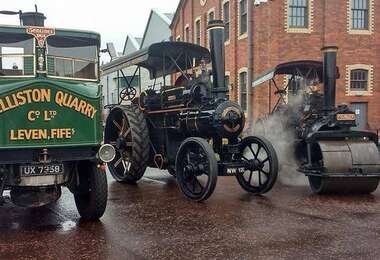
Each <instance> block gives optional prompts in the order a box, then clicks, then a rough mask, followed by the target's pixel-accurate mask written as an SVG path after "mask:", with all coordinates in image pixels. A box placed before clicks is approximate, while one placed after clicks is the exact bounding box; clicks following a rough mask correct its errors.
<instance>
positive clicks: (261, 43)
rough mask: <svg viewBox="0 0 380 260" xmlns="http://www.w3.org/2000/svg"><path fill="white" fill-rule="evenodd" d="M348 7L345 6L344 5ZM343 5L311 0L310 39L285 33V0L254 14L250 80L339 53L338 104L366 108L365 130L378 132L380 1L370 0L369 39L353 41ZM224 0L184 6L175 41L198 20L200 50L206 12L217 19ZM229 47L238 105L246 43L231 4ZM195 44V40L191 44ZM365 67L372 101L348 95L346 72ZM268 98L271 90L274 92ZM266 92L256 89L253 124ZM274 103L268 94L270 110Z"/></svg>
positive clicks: (264, 108) (339, 0)
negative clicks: (331, 50)
mask: <svg viewBox="0 0 380 260" xmlns="http://www.w3.org/2000/svg"><path fill="white" fill-rule="evenodd" d="M347 1H348V0H347ZM347 1H345V0H313V5H314V6H313V11H314V12H313V16H312V17H313V26H312V32H311V33H288V32H286V30H285V22H286V19H285V10H286V9H285V0H271V1H268V2H267V3H262V4H261V5H259V6H255V7H254V8H253V11H252V12H253V17H254V19H253V20H254V21H253V39H254V75H253V78H255V77H257V76H258V75H260V74H261V73H263V72H264V71H266V70H268V69H270V68H273V67H274V66H276V65H277V64H279V63H283V62H287V61H291V60H299V59H315V60H322V54H321V51H320V50H321V48H322V47H323V46H326V45H336V46H338V47H339V52H338V66H339V68H340V74H341V78H340V79H339V80H338V81H337V103H352V102H368V109H369V111H368V122H369V125H368V128H369V129H372V130H375V129H380V32H379V30H380V18H379V17H378V16H379V15H380V14H379V11H378V10H380V0H374V10H375V19H374V32H373V34H371V35H352V34H349V33H348V32H347V19H348V18H347V15H348V14H347ZM222 2H223V1H222V0H208V1H207V3H206V5H205V6H203V7H202V6H201V5H200V1H199V0H187V1H185V3H184V5H183V8H182V9H181V10H180V11H179V15H178V19H177V20H175V21H174V23H173V28H172V31H173V36H174V38H175V37H176V36H177V35H181V39H184V35H183V34H184V27H185V25H186V24H187V23H188V24H189V25H190V31H191V37H193V35H194V20H195V19H196V17H198V16H202V30H203V34H202V45H203V46H206V43H207V40H206V21H207V12H208V11H209V10H210V9H211V8H215V11H216V17H217V18H221V7H222ZM230 8H231V10H230V17H231V28H230V43H229V44H228V45H226V71H228V72H230V82H231V83H232V84H233V87H234V88H233V93H232V95H231V97H232V99H234V100H238V71H239V69H241V68H243V67H247V59H248V57H247V54H248V50H247V48H248V42H247V38H245V39H242V40H239V39H238V21H237V20H238V1H237V0H230ZM192 39H193V38H192ZM353 64H368V65H372V66H373V68H374V80H373V86H374V92H373V95H372V96H362V97H360V96H347V95H346V86H347V81H346V66H347V65H353ZM272 90H273V91H272V93H273V92H274V89H272ZM268 94H269V88H268V87H267V85H265V86H264V85H263V86H260V87H259V88H256V89H255V90H254V91H253V95H252V97H251V103H252V104H253V115H248V116H249V117H250V118H252V117H254V118H255V119H256V118H258V117H259V116H261V115H263V114H266V113H268V111H269V98H268ZM276 101H277V98H275V97H274V96H273V94H272V101H271V103H272V106H273V105H274V103H275V102H276Z"/></svg>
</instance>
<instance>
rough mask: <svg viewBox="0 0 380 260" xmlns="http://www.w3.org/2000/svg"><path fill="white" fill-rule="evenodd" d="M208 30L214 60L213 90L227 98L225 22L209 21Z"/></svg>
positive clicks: (215, 94) (215, 93) (221, 96)
mask: <svg viewBox="0 0 380 260" xmlns="http://www.w3.org/2000/svg"><path fill="white" fill-rule="evenodd" d="M207 30H208V32H209V35H210V52H211V61H212V75H213V90H212V93H213V95H214V96H215V97H217V98H226V97H227V92H228V88H227V87H226V86H225V80H224V77H225V67H224V66H225V64H224V63H225V60H224V23H223V21H221V20H213V21H210V22H209V23H208V27H207Z"/></svg>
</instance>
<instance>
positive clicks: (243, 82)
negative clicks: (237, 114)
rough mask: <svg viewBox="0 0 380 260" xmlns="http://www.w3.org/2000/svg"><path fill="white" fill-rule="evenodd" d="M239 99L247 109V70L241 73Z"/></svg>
mask: <svg viewBox="0 0 380 260" xmlns="http://www.w3.org/2000/svg"><path fill="white" fill-rule="evenodd" d="M239 101H240V105H241V107H242V109H243V110H244V111H246V110H247V72H245V71H244V72H241V73H240V74H239Z"/></svg>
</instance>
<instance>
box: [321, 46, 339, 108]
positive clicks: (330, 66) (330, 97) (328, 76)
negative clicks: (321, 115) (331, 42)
mask: <svg viewBox="0 0 380 260" xmlns="http://www.w3.org/2000/svg"><path fill="white" fill-rule="evenodd" d="M337 51H338V47H336V46H327V47H324V48H322V52H323V55H324V56H323V57H324V58H323V84H324V109H325V110H333V109H334V108H335V98H336V77H337V74H336V73H337V71H336V57H337Z"/></svg>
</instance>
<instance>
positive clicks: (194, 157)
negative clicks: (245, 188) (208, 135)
mask: <svg viewBox="0 0 380 260" xmlns="http://www.w3.org/2000/svg"><path fill="white" fill-rule="evenodd" d="M176 176H177V181H178V185H179V187H180V189H181V191H182V192H183V194H185V196H186V197H188V198H190V199H192V200H194V201H198V202H201V201H204V200H207V199H208V198H209V197H210V196H211V194H212V193H213V192H214V189H215V186H216V182H217V178H218V163H217V161H216V157H215V154H214V151H213V149H212V148H211V146H210V145H209V143H208V142H207V141H206V140H204V139H202V138H195V137H192V138H188V139H186V140H185V141H184V142H183V143H182V145H181V146H180V148H179V150H178V153H177V158H176Z"/></svg>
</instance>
